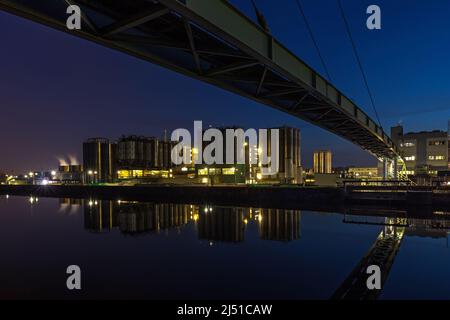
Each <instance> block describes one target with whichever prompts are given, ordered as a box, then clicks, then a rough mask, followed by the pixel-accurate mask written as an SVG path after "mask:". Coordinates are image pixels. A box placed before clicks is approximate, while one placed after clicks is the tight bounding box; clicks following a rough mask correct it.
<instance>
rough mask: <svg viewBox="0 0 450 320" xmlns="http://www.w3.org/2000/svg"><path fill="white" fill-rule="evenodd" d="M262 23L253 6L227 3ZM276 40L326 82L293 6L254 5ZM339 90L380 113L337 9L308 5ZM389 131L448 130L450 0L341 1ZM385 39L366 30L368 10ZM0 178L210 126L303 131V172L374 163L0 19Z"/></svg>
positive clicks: (94, 48)
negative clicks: (91, 148)
mask: <svg viewBox="0 0 450 320" xmlns="http://www.w3.org/2000/svg"><path fill="white" fill-rule="evenodd" d="M231 2H232V3H234V4H235V5H236V6H238V7H239V8H240V9H241V10H243V11H244V12H245V13H246V14H247V15H248V16H250V17H251V18H252V19H254V12H253V10H252V7H251V3H250V0H234V1H231ZM256 2H257V4H258V5H259V7H260V9H261V11H262V12H263V13H264V15H265V17H266V20H267V21H268V24H269V26H270V28H271V31H272V33H273V34H274V36H275V37H276V38H277V39H279V40H280V41H281V42H282V43H284V44H285V45H286V46H287V47H288V48H289V49H291V50H292V51H293V52H294V53H296V54H297V55H298V56H299V57H300V58H302V59H303V60H304V61H305V62H306V63H308V64H309V65H310V66H312V67H313V68H314V69H316V70H317V71H318V72H319V73H321V74H324V70H323V68H322V66H321V64H320V60H319V58H318V55H317V52H316V51H315V49H314V46H313V42H312V40H311V38H310V37H309V34H308V32H307V29H306V26H305V23H304V21H303V20H302V18H301V16H300V13H299V11H298V9H297V7H296V4H295V1H294V0H278V1H273V0H256ZM302 3H303V6H304V9H305V12H306V14H307V17H308V20H309V22H310V24H311V26H312V28H313V31H314V33H315V35H316V40H317V42H318V44H319V47H320V49H321V51H322V55H323V57H324V59H325V62H326V64H327V66H328V69H329V71H330V74H331V77H332V78H333V83H334V84H335V86H336V87H337V88H339V89H340V90H341V91H342V92H343V93H345V94H346V95H347V96H348V97H350V98H351V99H352V100H353V101H355V102H356V103H357V104H358V105H359V106H361V107H362V108H363V109H364V110H365V111H366V112H367V113H368V114H369V115H370V116H372V117H374V111H373V109H372V107H371V105H370V100H369V97H368V94H367V91H366V90H365V87H364V83H363V80H362V77H361V74H360V73H359V70H358V68H357V64H356V61H355V58H354V55H353V53H352V50H351V44H350V42H349V39H348V37H347V35H346V33H345V29H344V24H343V21H342V19H341V17H340V15H339V11H338V7H337V3H336V1H335V0H303V1H302ZM342 3H343V6H344V9H345V11H346V13H347V17H348V19H349V22H350V27H351V29H352V32H353V36H354V38H355V42H356V45H357V47H358V50H359V53H360V56H361V60H362V63H363V65H364V68H365V70H366V73H367V77H368V81H369V84H370V86H371V89H372V91H373V94H374V97H375V103H376V105H377V108H378V113H379V114H380V118H381V121H382V124H383V126H384V128H385V131H387V132H389V128H390V126H392V125H395V124H397V123H398V122H400V121H401V122H402V123H403V125H404V126H405V130H407V131H416V130H433V129H442V130H446V128H447V120H448V119H449V118H450V111H449V110H450V90H449V88H450V77H449V74H450V59H449V57H450V19H449V17H450V1H448V0H433V1H426V0H395V1H392V0H384V1H381V0H377V1H372V0H371V1H365V0H358V1H356V0H342ZM370 4H377V5H379V6H380V7H381V10H382V30H375V31H370V30H368V29H367V28H366V18H367V15H366V13H365V12H366V8H367V6H368V5H370ZM0 39H1V40H0V41H1V43H0V105H1V109H0V110H1V122H0V141H1V144H2V146H1V150H2V152H1V155H0V171H7V172H12V170H14V171H15V172H16V173H19V172H28V171H29V170H46V169H54V168H56V166H57V165H58V160H57V158H58V157H65V158H68V157H69V155H72V156H74V157H76V158H78V160H79V161H81V158H82V154H81V147H82V142H83V140H85V139H86V138H89V137H97V136H102V137H108V138H112V139H116V138H118V137H119V136H120V135H122V134H139V135H149V136H161V137H162V136H163V132H164V129H168V130H169V133H170V131H171V130H173V129H175V128H179V127H184V128H188V129H191V128H192V126H193V121H194V120H203V123H204V124H205V125H213V126H223V125H240V126H244V127H253V128H259V127H273V126H280V125H284V124H286V125H290V126H295V127H299V128H301V130H302V156H303V165H304V166H310V165H311V162H312V161H311V160H312V152H313V150H315V149H324V148H327V149H331V150H332V151H333V153H334V166H341V165H375V163H376V162H375V160H374V158H373V157H371V156H370V155H369V154H367V153H366V152H364V151H362V150H360V149H359V148H358V147H356V146H353V145H352V144H351V143H349V142H346V141H344V140H342V139H341V138H338V137H336V136H334V135H333V134H331V133H328V132H326V131H324V130H322V129H319V128H315V127H313V126H311V125H309V124H306V123H305V122H303V121H301V120H299V119H297V118H294V117H292V116H289V115H286V114H283V113H282V112H280V111H276V110H274V109H271V108H270V107H267V106H264V105H259V104H257V103H255V102H252V101H250V100H247V99H245V98H242V97H239V96H237V95H234V94H232V93H229V92H227V91H223V90H221V89H218V88H215V87H212V86H210V85H207V84H204V83H201V82H198V81H196V80H193V79H190V78H187V77H185V76H182V75H179V74H176V73H174V72H172V71H169V70H166V69H163V68H161V67H158V66H155V65H152V64H150V63H148V62H144V61H140V60H138V59H136V58H133V57H130V56H127V55H124V54H122V53H119V52H115V51H112V50H110V49H107V48H104V47H101V46H99V45H96V44H94V43H91V42H88V41H85V40H82V39H79V38H77V37H74V36H71V35H68V34H65V33H62V32H59V31H55V30H53V29H50V28H48V27H45V26H42V25H39V24H36V23H33V22H30V21H26V20H24V19H22V18H18V17H15V16H12V15H9V14H6V13H3V12H0Z"/></svg>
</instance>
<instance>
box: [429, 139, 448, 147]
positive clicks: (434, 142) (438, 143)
mask: <svg viewBox="0 0 450 320" xmlns="http://www.w3.org/2000/svg"><path fill="white" fill-rule="evenodd" d="M428 145H429V146H445V140H432V141H428Z"/></svg>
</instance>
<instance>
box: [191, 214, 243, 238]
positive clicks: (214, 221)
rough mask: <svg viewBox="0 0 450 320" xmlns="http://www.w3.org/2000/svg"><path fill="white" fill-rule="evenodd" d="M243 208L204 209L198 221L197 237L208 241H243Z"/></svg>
mask: <svg viewBox="0 0 450 320" xmlns="http://www.w3.org/2000/svg"><path fill="white" fill-rule="evenodd" d="M245 210H246V209H244V208H233V207H229V208H228V207H214V208H209V207H205V209H204V210H203V212H201V213H200V216H199V220H198V237H199V238H200V239H204V240H209V241H219V242H221V241H223V242H241V241H244V229H245V224H244V211H245Z"/></svg>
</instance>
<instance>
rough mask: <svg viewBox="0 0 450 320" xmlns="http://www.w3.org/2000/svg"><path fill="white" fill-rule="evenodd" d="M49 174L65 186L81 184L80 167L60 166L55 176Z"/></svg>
mask: <svg viewBox="0 0 450 320" xmlns="http://www.w3.org/2000/svg"><path fill="white" fill-rule="evenodd" d="M50 174H51V178H53V179H56V180H58V181H60V182H62V183H65V184H79V183H82V182H83V166H82V165H60V166H59V168H58V172H56V173H55V175H53V174H52V173H50Z"/></svg>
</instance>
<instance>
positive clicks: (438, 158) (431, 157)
mask: <svg viewBox="0 0 450 320" xmlns="http://www.w3.org/2000/svg"><path fill="white" fill-rule="evenodd" d="M428 160H445V156H441V155H439V156H428Z"/></svg>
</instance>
